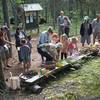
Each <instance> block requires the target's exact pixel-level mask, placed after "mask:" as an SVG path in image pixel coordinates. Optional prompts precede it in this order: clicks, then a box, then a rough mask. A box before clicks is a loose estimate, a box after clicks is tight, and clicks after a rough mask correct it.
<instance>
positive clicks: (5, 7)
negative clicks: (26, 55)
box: [2, 0, 12, 56]
mask: <svg viewBox="0 0 100 100" xmlns="http://www.w3.org/2000/svg"><path fill="white" fill-rule="evenodd" d="M2 10H3V17H4V25H7V27H8V28H10V24H9V15H8V5H7V0H2ZM7 36H8V39H9V41H11V37H10V31H9V30H8V32H7ZM10 55H11V56H12V48H10Z"/></svg>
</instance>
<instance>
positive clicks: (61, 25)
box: [57, 11, 64, 36]
mask: <svg viewBox="0 0 100 100" xmlns="http://www.w3.org/2000/svg"><path fill="white" fill-rule="evenodd" d="M57 24H58V33H59V36H60V35H62V34H64V12H63V11H60V16H58V17H57Z"/></svg>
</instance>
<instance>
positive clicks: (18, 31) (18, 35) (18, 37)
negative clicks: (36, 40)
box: [15, 27, 26, 64]
mask: <svg viewBox="0 0 100 100" xmlns="http://www.w3.org/2000/svg"><path fill="white" fill-rule="evenodd" d="M25 38H26V34H25V33H24V32H23V31H21V28H20V27H18V28H17V29H16V33H15V44H16V49H17V51H18V59H19V64H20V63H21V62H22V59H21V55H20V47H21V39H25Z"/></svg>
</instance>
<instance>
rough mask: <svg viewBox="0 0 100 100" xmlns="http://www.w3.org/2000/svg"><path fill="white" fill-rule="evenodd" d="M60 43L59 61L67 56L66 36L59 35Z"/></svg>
mask: <svg viewBox="0 0 100 100" xmlns="http://www.w3.org/2000/svg"><path fill="white" fill-rule="evenodd" d="M60 42H61V43H62V47H61V59H63V58H65V59H66V58H67V54H68V45H69V40H68V37H67V35H66V34H63V35H61V38H60Z"/></svg>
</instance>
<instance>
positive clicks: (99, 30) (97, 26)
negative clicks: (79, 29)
mask: <svg viewBox="0 0 100 100" xmlns="http://www.w3.org/2000/svg"><path fill="white" fill-rule="evenodd" d="M92 29H93V44H95V40H96V38H98V39H99V38H100V14H96V19H94V20H93V21H92Z"/></svg>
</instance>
